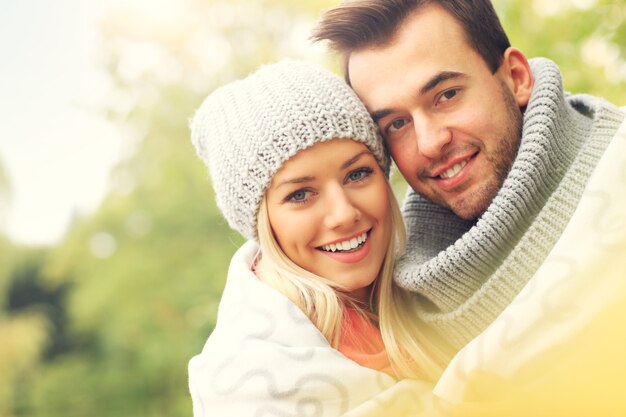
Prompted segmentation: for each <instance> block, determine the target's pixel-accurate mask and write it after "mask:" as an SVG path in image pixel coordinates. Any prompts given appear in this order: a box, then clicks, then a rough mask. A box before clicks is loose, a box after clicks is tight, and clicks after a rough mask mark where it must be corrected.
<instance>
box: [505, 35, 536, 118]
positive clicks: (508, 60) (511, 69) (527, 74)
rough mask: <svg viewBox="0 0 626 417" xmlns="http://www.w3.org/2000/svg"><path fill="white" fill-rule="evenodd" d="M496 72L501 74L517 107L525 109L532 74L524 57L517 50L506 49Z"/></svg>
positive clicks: (531, 87) (531, 82) (530, 88)
mask: <svg viewBox="0 0 626 417" xmlns="http://www.w3.org/2000/svg"><path fill="white" fill-rule="evenodd" d="M498 72H501V76H502V77H503V79H504V81H505V82H506V84H507V85H508V86H509V88H510V89H511V92H512V93H513V96H514V97H515V101H516V102H517V105H518V106H519V107H520V108H523V107H526V105H527V104H528V101H529V100H530V93H531V92H532V89H533V84H534V77H533V73H532V71H531V70H530V64H529V63H528V59H526V56H524V54H523V53H522V52H521V51H520V50H519V49H516V48H513V47H509V48H507V50H506V51H504V58H503V61H502V65H501V66H500V68H499V69H498Z"/></svg>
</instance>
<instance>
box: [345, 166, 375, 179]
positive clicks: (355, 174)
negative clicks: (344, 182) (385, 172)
mask: <svg viewBox="0 0 626 417" xmlns="http://www.w3.org/2000/svg"><path fill="white" fill-rule="evenodd" d="M372 172H373V170H372V169H371V168H361V169H357V170H354V171H352V172H350V173H349V174H348V180H349V181H352V182H356V181H361V180H363V179H365V177H367V176H368V175H370V174H371V173H372Z"/></svg>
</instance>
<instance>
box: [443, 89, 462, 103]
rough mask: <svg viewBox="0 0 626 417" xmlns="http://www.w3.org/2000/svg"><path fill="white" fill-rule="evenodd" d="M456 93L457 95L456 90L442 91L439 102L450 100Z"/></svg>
mask: <svg viewBox="0 0 626 417" xmlns="http://www.w3.org/2000/svg"><path fill="white" fill-rule="evenodd" d="M457 93H458V90H455V89H452V90H448V91H444V92H443V94H442V95H441V99H440V101H448V100H451V99H453V98H454V97H455V96H456V95H457Z"/></svg>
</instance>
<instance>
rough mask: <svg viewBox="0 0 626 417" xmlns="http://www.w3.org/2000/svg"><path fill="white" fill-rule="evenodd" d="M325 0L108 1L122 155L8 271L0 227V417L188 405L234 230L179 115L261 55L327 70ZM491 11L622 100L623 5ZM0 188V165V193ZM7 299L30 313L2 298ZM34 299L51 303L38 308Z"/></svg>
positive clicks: (530, 51)
mask: <svg viewBox="0 0 626 417" xmlns="http://www.w3.org/2000/svg"><path fill="white" fill-rule="evenodd" d="M337 2H338V0H332V1H331V0H310V1H302V2H293V1H288V0H229V1H227V0H209V1H207V0H182V1H176V2H174V1H171V2H159V3H158V4H159V5H161V6H163V5H169V6H168V8H167V9H166V10H165V9H164V10H155V9H146V8H144V9H142V8H140V7H138V6H136V5H137V4H142V3H135V2H125V3H122V2H120V3H119V4H118V6H116V8H113V9H111V10H110V12H109V14H108V15H107V16H106V17H105V18H104V20H103V22H102V28H101V30H102V37H103V44H102V65H103V67H104V68H106V70H107V71H108V73H109V75H110V79H111V81H112V83H113V85H114V91H113V92H112V93H111V100H110V103H109V105H108V106H107V108H106V109H105V110H104V111H106V112H107V114H108V115H109V117H110V118H111V119H113V120H115V121H116V122H117V123H118V124H119V125H120V126H123V127H124V128H125V130H126V134H127V136H128V137H129V141H128V148H129V152H128V157H127V158H126V159H125V160H123V161H122V162H121V163H120V164H119V166H117V168H116V169H115V170H114V172H113V173H112V177H111V189H110V192H109V194H108V196H107V198H106V199H105V200H104V202H103V203H102V205H101V207H99V209H98V210H97V211H96V212H95V213H94V214H91V215H88V216H85V217H79V218H76V219H75V221H74V224H73V225H72V227H71V230H70V232H69V233H68V235H67V236H66V238H65V239H64V240H63V242H62V243H61V244H60V245H58V247H55V248H53V249H52V250H48V251H43V252H30V251H25V252H24V253H23V255H21V256H22V258H23V259H24V261H23V262H21V263H20V265H26V266H23V267H17V266H16V265H17V264H16V263H15V261H11V262H6V263H4V261H7V259H9V258H11V257H13V258H14V257H15V256H14V255H15V254H16V253H17V249H15V248H13V247H12V246H11V244H10V243H9V242H7V241H6V240H2V238H1V237H0V294H2V295H3V297H2V298H0V299H2V300H5V301H4V303H3V304H2V311H1V312H0V334H3V343H0V387H1V388H0V417H9V416H18V415H19V416H38V417H44V416H45V417H61V416H62V417H68V416H69V417H71V416H80V417H83V416H111V417H126V416H138V415H141V416H143V415H149V416H153V417H161V416H173V417H176V416H181V417H182V416H189V415H191V401H190V399H189V396H188V393H187V382H186V364H187V361H188V359H189V358H190V357H191V356H192V355H194V354H196V353H198V352H199V351H200V350H201V348H202V345H203V343H204V341H205V340H206V337H207V336H208V335H209V334H210V332H211V330H212V328H213V325H214V323H215V317H216V314H217V305H218V302H219V297H220V294H221V291H222V288H223V285H224V279H225V275H226V268H227V266H228V262H229V260H230V256H231V255H232V253H233V252H234V251H235V250H236V248H237V247H238V246H239V245H240V244H241V242H242V239H241V238H240V237H239V236H238V235H236V233H235V232H232V231H230V229H229V228H228V226H227V224H226V223H225V221H224V220H223V219H222V218H221V216H220V214H219V212H218V210H217V209H216V207H215V205H214V203H213V196H212V192H211V190H210V184H209V181H208V175H207V171H206V168H205V167H204V166H203V165H202V163H201V162H200V161H199V160H198V159H197V158H196V156H195V155H194V151H193V148H192V146H191V144H190V142H189V130H188V126H187V125H188V120H189V118H190V117H191V116H192V115H193V112H194V109H196V108H197V107H198V106H199V105H200V103H201V100H202V99H203V98H204V97H205V96H206V95H207V93H209V92H210V91H211V90H212V89H214V88H215V87H217V86H218V85H220V84H223V83H225V82H228V81H230V80H233V79H235V78H240V77H242V76H244V75H246V74H247V73H249V72H250V71H251V70H253V69H254V68H256V67H257V66H259V65H260V64H262V63H266V62H271V61H275V60H278V59H280V58H283V57H291V58H305V59H313V60H320V61H324V62H326V64H327V65H329V66H334V67H335V68H337V66H336V62H335V61H334V60H333V58H332V57H331V56H329V55H327V54H326V51H325V50H324V47H323V45H311V44H310V42H309V41H308V33H309V30H310V28H311V27H312V25H313V24H314V22H315V20H316V18H317V16H318V14H319V12H320V11H321V10H322V9H323V8H326V7H330V6H333V5H334V4H336V3H337ZM548 3H549V4H548ZM495 5H496V8H497V10H498V12H499V13H500V15H501V16H502V19H503V23H504V26H505V28H506V29H507V30H508V32H509V35H510V38H511V41H512V43H513V44H514V45H516V46H518V47H519V48H520V49H522V50H523V51H524V52H525V53H526V54H527V55H528V56H529V57H533V56H547V57H550V58H552V59H554V60H555V61H556V62H557V63H559V65H560V66H561V68H562V70H563V72H564V74H565V86H566V88H567V89H568V90H570V91H572V92H587V93H591V94H598V95H602V96H605V97H607V98H608V99H609V100H611V101H614V102H616V103H618V104H626V103H624V93H625V91H626V87H625V86H626V75H625V71H626V70H625V69H624V68H626V64H625V59H624V56H625V50H624V48H625V45H626V29H625V28H624V25H623V22H624V17H625V13H626V11H625V10H626V6H625V5H624V4H623V2H615V1H610V0H595V1H594V0H559V1H556V0H555V1H554V2H542V1H538V0H533V1H522V0H495ZM144 7H145V6H144ZM154 7H155V8H156V7H158V6H156V5H155V6H154ZM602 51H605V52H606V51H608V52H607V53H608V55H606V54H604V55H603V54H601V53H599V52H602ZM395 177H396V179H399V177H400V176H399V175H396V176H395ZM2 185H3V179H2V175H1V173H0V193H1V190H2ZM6 254H11V255H6ZM7 256H9V258H7ZM4 265H12V266H11V267H9V266H6V267H5V266H4ZM29 265H30V266H29ZM20 268H22V269H20ZM24 268H25V269H24ZM29 268H30V269H29ZM3 271H4V275H3ZM19 271H22V272H19ZM25 271H27V272H28V271H30V272H28V273H26V272H25ZM19 294H22V295H24V294H26V295H27V296H25V297H24V299H25V300H26V301H24V299H23V301H22V304H20V305H22V306H29V308H15V307H16V305H15V304H10V303H15V302H16V300H17V299H20V297H19V296H18V295H19ZM37 294H39V296H40V298H43V299H45V300H46V303H43V304H44V305H47V306H48V307H46V308H43V309H42V308H40V307H37V306H41V304H42V303H41V300H40V302H37V296H36V295H37ZM46 297H47V298H46ZM10 300H12V301H10ZM10 306H12V307H10ZM51 306H54V308H52V307H51ZM55 308H56V310H55ZM55 311H56V313H54V314H52V313H53V312H55ZM55 314H56V316H55ZM55 317H56V318H55ZM55 320H56V321H55ZM55 331H57V332H58V333H59V334H58V335H56V337H57V338H58V339H56V342H55ZM5 335H6V336H5ZM59 337H60V339H59ZM5 340H9V341H10V342H9V343H7V342H5ZM55 343H56V344H55ZM51 346H52V347H51ZM54 346H56V348H54Z"/></svg>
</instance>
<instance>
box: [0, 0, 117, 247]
mask: <svg viewBox="0 0 626 417" xmlns="http://www.w3.org/2000/svg"><path fill="white" fill-rule="evenodd" d="M106 2H107V0H90V1H88V2H87V1H82V0H55V1H49V0H20V1H11V0H0V51H1V52H0V53H1V54H2V57H1V58H0V75H1V77H0V91H1V93H0V114H2V123H0V164H2V165H3V166H4V168H5V170H6V171H8V175H9V179H10V184H11V188H12V193H11V200H10V201H9V204H8V211H7V212H5V213H0V214H2V215H3V216H4V219H0V220H2V223H0V224H2V225H4V227H5V229H6V233H7V234H8V235H9V236H10V237H11V238H12V239H14V240H15V241H17V242H19V243H24V244H33V245H45V244H51V243H54V242H56V241H58V240H59V239H60V238H61V237H62V235H63V234H64V232H65V230H66V228H67V226H68V223H69V222H70V219H71V218H72V216H73V215H75V214H76V213H83V212H87V211H89V210H93V209H95V208H96V207H97V205H98V203H99V202H100V201H101V199H102V197H103V195H104V194H105V191H106V185H107V179H108V173H109V171H110V169H111V167H112V166H113V165H114V164H115V163H116V162H117V161H118V160H119V158H120V156H121V154H122V150H123V149H124V146H123V144H124V140H123V138H122V136H121V134H120V133H119V132H117V131H116V129H115V127H114V126H112V125H111V124H109V123H108V122H107V121H106V120H105V119H104V118H103V117H101V116H100V113H101V111H99V108H98V106H101V105H102V103H103V101H104V97H105V95H106V94H107V91H108V84H107V79H106V78H105V77H104V75H103V74H102V73H101V72H100V71H99V70H98V67H97V58H98V55H97V47H98V32H97V19H98V16H99V14H100V13H101V11H102V10H103V9H104V7H105V5H106ZM0 203H3V204H0V207H3V206H6V201H5V202H0Z"/></svg>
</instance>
